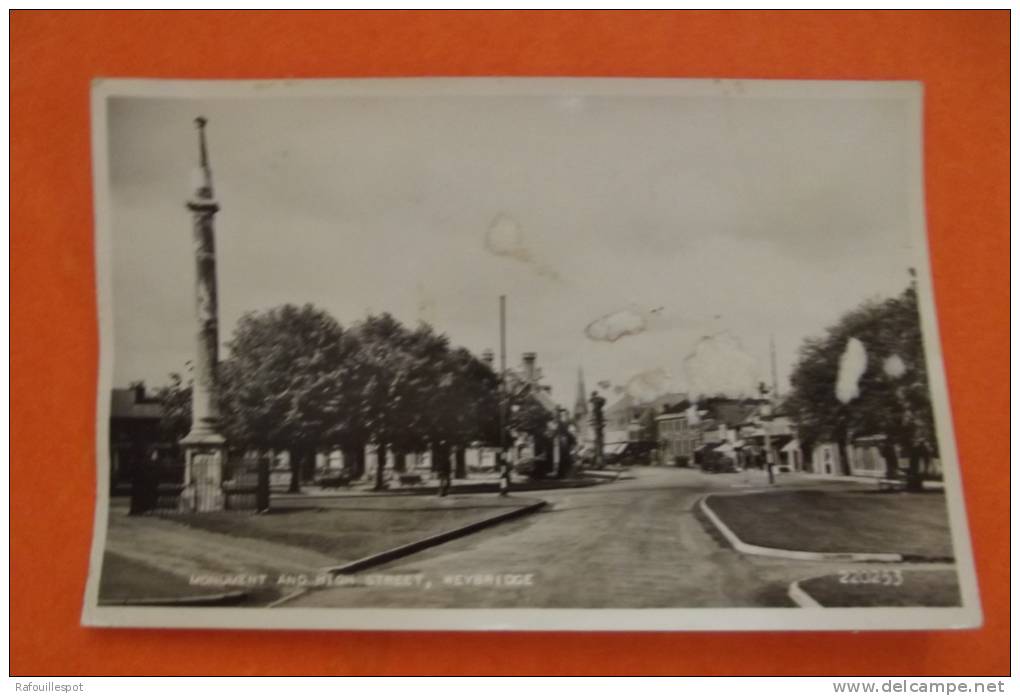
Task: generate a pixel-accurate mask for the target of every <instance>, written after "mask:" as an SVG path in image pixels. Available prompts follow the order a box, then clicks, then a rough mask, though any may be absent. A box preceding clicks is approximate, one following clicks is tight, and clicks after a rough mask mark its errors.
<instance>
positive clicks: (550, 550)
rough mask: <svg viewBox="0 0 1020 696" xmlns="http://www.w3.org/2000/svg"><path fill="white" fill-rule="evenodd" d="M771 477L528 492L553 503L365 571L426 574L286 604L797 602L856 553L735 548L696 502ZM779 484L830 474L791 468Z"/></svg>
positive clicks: (658, 476) (673, 477) (641, 479)
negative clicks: (781, 554) (792, 589)
mask: <svg viewBox="0 0 1020 696" xmlns="http://www.w3.org/2000/svg"><path fill="white" fill-rule="evenodd" d="M766 485H767V484H766V481H765V480H764V475H763V474H762V473H761V472H746V473H740V474H717V475H710V474H705V473H702V472H700V471H694V470H689V469H675V468H664V467H663V468H658V467H642V468H635V469H634V470H633V478H629V479H627V480H620V481H616V482H613V483H609V484H605V485H601V486H596V487H593V488H587V489H571V490H549V491H541V492H540V493H534V494H527V496H528V497H535V498H537V497H541V498H543V499H545V500H547V501H548V502H549V503H550V504H549V505H548V506H547V507H546V508H545V509H544V510H543V511H540V512H538V513H536V514H533V515H530V516H528V517H527V518H524V519H521V520H518V521H515V522H510V523H507V524H505V525H500V526H497V527H494V528H491V529H489V530H486V531H483V532H479V533H477V534H474V535H471V536H469V537H465V538H462V539H459V540H456V541H453V542H449V543H447V544H443V545H441V546H437V547H434V548H432V549H429V550H427V551H423V552H420V553H418V554H415V555H413V556H409V557H407V558H404V559H400V560H398V561H394V562H392V563H390V564H387V565H385V566H379V567H377V568H374V569H372V570H370V571H365V572H364V573H363V574H362V575H363V577H362V578H361V579H360V580H361V581H362V582H369V581H372V580H376V579H378V578H380V577H381V578H382V580H386V579H387V578H386V577H382V576H389V577H390V578H392V577H397V578H398V579H399V578H400V577H401V576H406V575H414V574H420V576H421V579H420V580H419V581H417V582H415V583H410V584H408V583H404V584H403V585H402V586H401V584H400V583H390V584H387V585H385V586H382V585H373V586H364V585H361V586H348V587H332V588H327V589H319V590H313V591H310V592H308V593H306V594H304V595H301V596H298V597H296V598H294V599H293V600H291V601H288V602H287V603H286V604H285V606H288V607H297V606H306V607H373V606H375V607H462V608H474V607H518V608H520V607H562V608H582V607H584V608H601V607H619V608H641V607H775V606H793V604H792V602H791V601H790V600H789V598H788V597H787V595H786V591H787V587H788V585H789V583H790V582H792V581H794V580H799V579H802V578H805V577H809V576H813V575H819V574H823V573H828V572H836V571H839V570H842V569H846V568H848V567H852V564H847V563H838V564H835V563H830V562H805V561H788V560H783V559H772V558H763V557H752V556H746V555H744V554H740V553H737V552H736V551H733V550H732V549H731V548H729V547H728V545H727V544H726V543H725V541H723V540H722V539H721V538H719V537H718V535H717V533H716V532H715V531H714V529H712V528H711V525H710V524H709V523H707V522H706V521H705V520H704V519H703V518H702V516H701V515H700V513H698V512H697V511H696V508H697V503H698V500H699V499H700V498H701V497H702V496H703V495H705V494H706V493H709V492H727V491H729V492H737V491H740V490H748V489H754V488H760V487H765V486H766ZM780 485H784V486H785V485H827V484H826V483H823V482H819V481H818V480H817V479H815V480H807V479H803V478H797V477H795V476H792V475H788V476H784V477H782V478H781V479H780ZM830 485H831V484H830ZM844 485H845V484H844ZM523 495H524V494H522V496H523ZM901 567H903V566H901ZM496 576H499V577H498V578H496ZM497 580H498V581H499V584H498V585H497V584H496V582H497Z"/></svg>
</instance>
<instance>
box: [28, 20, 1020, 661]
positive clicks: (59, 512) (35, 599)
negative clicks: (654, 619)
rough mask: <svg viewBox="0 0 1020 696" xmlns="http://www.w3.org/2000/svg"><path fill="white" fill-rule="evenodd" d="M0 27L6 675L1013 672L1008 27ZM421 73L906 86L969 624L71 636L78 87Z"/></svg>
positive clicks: (83, 565) (83, 550) (419, 23)
mask: <svg viewBox="0 0 1020 696" xmlns="http://www.w3.org/2000/svg"><path fill="white" fill-rule="evenodd" d="M10 27H11V92H10V96H11V181H12V186H11V241H10V245H11V475H10V479H11V519H10V522H11V671H12V673H14V674H18V675H28V674H196V673H197V674H217V673H222V674H265V673H276V674H300V673H315V674H330V673H357V674H366V673H369V674H370V673H433V674H438V673H575V674H576V673H583V674H596V673H650V674H652V673H654V674H660V673H665V674H676V673H680V674H890V673H892V674H912V673H916V674H946V675H953V674H955V675H960V674H993V673H994V674H1004V673H1007V672H1008V670H1009V661H1008V639H1009V524H1008V521H1009V486H1008V480H1009V435H1008V434H1009V400H1008V399H1009V396H1008V383H1009V380H1008V374H1009V362H1008V350H1009V336H1008V330H1009V316H1008V309H1009V289H1008V281H1009V236H1008V231H1009V173H1010V170H1009V14H1008V12H1006V11H998V12H964V13H952V12H892V13H881V12H791V13H783V12H739V13H727V12H719V11H714V12H693V13H686V12H667V13H655V12H624V13H607V12H597V13H572V12H547V13H542V12H488V13H486V12H448V13H443V12H440V13H430V12H410V13H380V12H359V13H325V14H322V13H314V12H295V13H281V12H261V13H247V12H214V13H207V14H204V13H196V12H170V13H159V12H138V13H124V12H121V13H117V12H96V13H93V12H81V13H75V12H70V13H69V12H14V13H12V15H11V18H10ZM415 75H444V76H485V75H520V76H534V75H550V76H626V77H740V78H755V77H758V78H770V77H771V78H813V79H897V80H902V79H909V80H921V81H923V82H924V84H925V109H926V112H925V129H926V134H925V156H926V165H925V176H926V182H927V204H928V220H929V233H930V240H931V257H932V266H933V270H934V276H935V289H936V302H937V306H938V310H939V314H940V322H941V331H942V336H943V340H944V346H945V348H944V352H945V360H946V369H947V377H948V381H949V387H950V393H951V400H952V407H953V413H954V417H955V427H956V433H957V438H958V445H959V452H960V458H961V466H962V469H963V477H964V481H965V492H966V498H967V509H968V514H969V517H970V524H971V529H972V533H973V541H974V549H975V554H976V558H977V566H978V574H979V579H980V585H981V594H982V600H983V604H984V610H985V626H984V627H983V628H982V629H980V630H978V631H965V632H934V633H932V632H929V633H868V634H827V633H815V634H806V633H800V634H797V633H753V634H722V633H716V634H704V633H701V634H683V633H679V634H666V633H659V634H612V633H599V634H573V635H571V634H525V633H507V634H484V635H483V634H469V635H465V634H462V633H461V634H458V633H450V634H425V633H404V634H401V633H382V632H379V633H352V632H335V633H330V632H256V631H252V632H243V631H185V630H173V631H168V630H110V629H86V628H82V627H81V626H80V625H79V616H80V613H81V605H82V596H83V595H82V593H83V588H84V583H85V576H86V572H87V562H88V554H89V546H90V542H91V534H92V515H93V495H94V489H95V440H94V432H95V388H96V365H97V358H98V356H97V348H98V342H97V325H96V300H95V290H94V269H93V241H92V240H93V237H92V233H93V218H92V186H91V176H90V166H91V165H90V152H89V81H90V80H91V79H92V78H94V77H98V76H106V77H168V78H268V77H346V76H415Z"/></svg>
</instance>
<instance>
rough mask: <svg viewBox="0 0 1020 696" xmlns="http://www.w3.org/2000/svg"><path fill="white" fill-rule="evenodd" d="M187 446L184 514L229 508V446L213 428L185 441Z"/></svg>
mask: <svg viewBox="0 0 1020 696" xmlns="http://www.w3.org/2000/svg"><path fill="white" fill-rule="evenodd" d="M181 446H183V447H184V490H183V491H182V492H181V498H180V508H181V511H182V512H211V511H215V510H223V509H225V508H226V505H225V502H226V501H225V498H224V494H223V471H224V469H225V468H226V464H227V443H226V441H225V440H224V439H223V437H222V436H221V435H220V434H219V433H217V432H216V431H215V430H212V429H196V430H192V431H191V432H190V433H188V435H187V437H185V438H184V439H183V440H181Z"/></svg>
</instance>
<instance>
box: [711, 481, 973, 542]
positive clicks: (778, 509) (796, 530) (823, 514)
mask: <svg viewBox="0 0 1020 696" xmlns="http://www.w3.org/2000/svg"><path fill="white" fill-rule="evenodd" d="M707 502H708V505H709V507H711V508H712V511H713V512H714V513H716V515H718V516H719V518H720V519H722V521H723V522H725V523H726V525H727V526H728V527H729V528H730V529H731V530H733V532H734V533H735V534H736V535H737V536H738V537H740V539H741V540H742V541H744V542H746V543H748V544H756V545H758V546H767V547H771V548H780V549H792V550H797V551H819V552H831V553H853V552H858V553H863V552H873V553H877V552H885V553H901V554H904V555H905V556H908V557H918V558H927V559H950V558H952V555H953V548H952V540H951V538H950V533H949V517H948V514H947V511H946V501H945V496H944V495H943V494H942V493H941V492H925V493H904V492H880V491H875V490H855V491H845V490H841V491H823V490H815V489H805V490H787V491H781V492H775V493H772V492H770V493H761V494H751V495H713V496H710V497H709V498H708V500H707Z"/></svg>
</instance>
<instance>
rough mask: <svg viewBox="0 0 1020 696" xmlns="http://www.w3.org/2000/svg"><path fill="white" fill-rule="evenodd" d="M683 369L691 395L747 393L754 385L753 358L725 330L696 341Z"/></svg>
mask: <svg viewBox="0 0 1020 696" xmlns="http://www.w3.org/2000/svg"><path fill="white" fill-rule="evenodd" d="M684 370H685V372H686V374H687V382H688V385H689V389H690V391H691V393H692V395H693V396H719V395H722V396H730V397H741V396H750V395H752V394H754V393H755V392H756V390H757V386H758V368H757V363H756V361H755V359H754V358H753V357H751V355H750V354H748V353H747V352H746V351H745V350H744V348H743V346H741V344H740V341H739V340H738V339H737V338H736V336H733V335H732V334H730V333H729V332H726V331H724V332H721V333H718V334H715V335H713V336H705V337H703V338H702V339H701V340H699V341H698V342H697V344H696V345H695V346H694V350H693V351H692V352H691V353H690V354H689V355H688V356H687V357H686V358H684Z"/></svg>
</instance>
